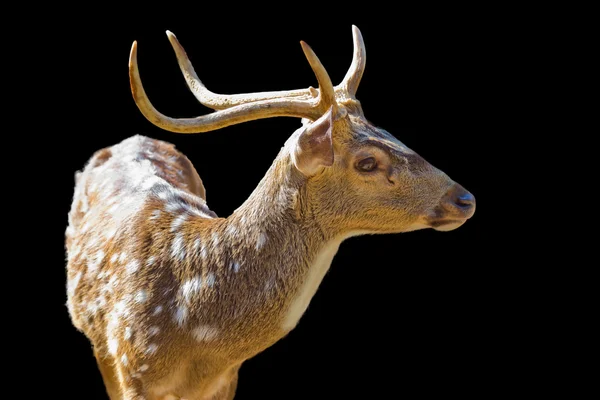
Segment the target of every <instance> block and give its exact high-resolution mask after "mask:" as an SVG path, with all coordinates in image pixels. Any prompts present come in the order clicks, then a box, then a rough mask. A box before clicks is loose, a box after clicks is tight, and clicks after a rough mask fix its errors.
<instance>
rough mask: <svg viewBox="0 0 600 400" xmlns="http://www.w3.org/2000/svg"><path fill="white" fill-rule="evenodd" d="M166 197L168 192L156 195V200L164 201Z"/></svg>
mask: <svg viewBox="0 0 600 400" xmlns="http://www.w3.org/2000/svg"><path fill="white" fill-rule="evenodd" d="M168 196H169V193H168V192H160V193H159V194H158V198H159V199H161V200H166V199H167V197H168Z"/></svg>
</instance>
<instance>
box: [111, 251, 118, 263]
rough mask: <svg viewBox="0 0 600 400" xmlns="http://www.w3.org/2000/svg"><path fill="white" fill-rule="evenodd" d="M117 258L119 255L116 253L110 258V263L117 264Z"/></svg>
mask: <svg viewBox="0 0 600 400" xmlns="http://www.w3.org/2000/svg"><path fill="white" fill-rule="evenodd" d="M117 258H119V254H117V253H115V254H113V255H112V256H111V257H110V262H111V263H113V264H114V263H116V262H117Z"/></svg>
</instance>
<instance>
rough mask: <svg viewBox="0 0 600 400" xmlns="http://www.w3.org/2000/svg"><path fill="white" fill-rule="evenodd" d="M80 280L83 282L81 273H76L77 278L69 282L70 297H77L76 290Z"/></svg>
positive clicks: (68, 291)
mask: <svg viewBox="0 0 600 400" xmlns="http://www.w3.org/2000/svg"><path fill="white" fill-rule="evenodd" d="M80 280H81V271H79V272H78V273H76V274H75V276H74V277H73V279H69V281H68V282H67V293H68V294H69V297H73V296H74V295H75V289H77V285H79V281H80ZM63 282H64V281H63ZM63 287H64V286H63ZM63 290H64V289H63Z"/></svg>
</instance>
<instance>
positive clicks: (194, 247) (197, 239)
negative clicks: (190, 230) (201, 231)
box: [192, 238, 200, 252]
mask: <svg viewBox="0 0 600 400" xmlns="http://www.w3.org/2000/svg"><path fill="white" fill-rule="evenodd" d="M198 247H200V238H196V240H194V244H193V245H192V251H194V252H196V251H198Z"/></svg>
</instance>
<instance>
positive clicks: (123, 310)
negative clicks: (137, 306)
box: [115, 300, 129, 316]
mask: <svg viewBox="0 0 600 400" xmlns="http://www.w3.org/2000/svg"><path fill="white" fill-rule="evenodd" d="M115 312H116V314H117V315H123V316H127V315H129V309H128V308H127V303H126V302H125V300H121V301H119V302H117V303H116V304H115Z"/></svg>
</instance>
